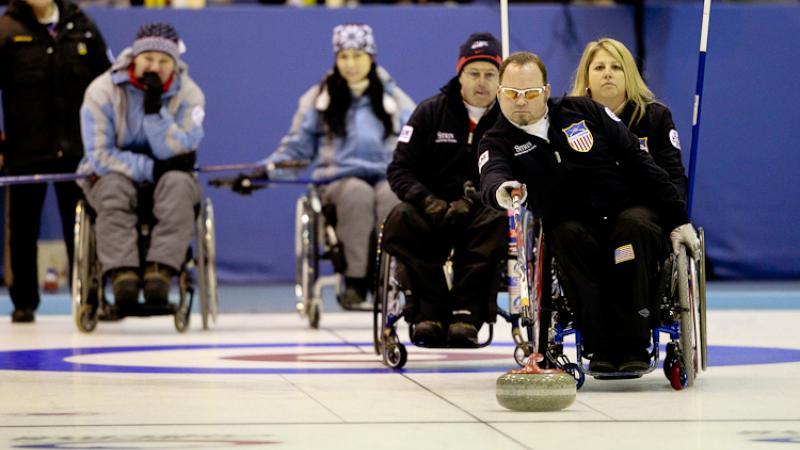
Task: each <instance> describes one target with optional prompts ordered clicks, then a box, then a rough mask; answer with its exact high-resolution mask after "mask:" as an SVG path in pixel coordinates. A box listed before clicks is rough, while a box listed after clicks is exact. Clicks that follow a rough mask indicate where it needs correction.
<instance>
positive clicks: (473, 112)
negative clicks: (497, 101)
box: [464, 102, 492, 123]
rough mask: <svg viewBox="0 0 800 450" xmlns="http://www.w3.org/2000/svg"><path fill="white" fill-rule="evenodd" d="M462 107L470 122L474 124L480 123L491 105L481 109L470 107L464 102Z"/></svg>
mask: <svg viewBox="0 0 800 450" xmlns="http://www.w3.org/2000/svg"><path fill="white" fill-rule="evenodd" d="M464 106H466V107H467V112H468V113H469V118H470V120H472V121H473V122H474V123H478V122H480V121H481V118H482V117H483V115H484V114H486V111H487V110H489V106H492V105H489V106H487V107H486V108H481V107H479V106H472V105H470V104H469V103H467V102H464Z"/></svg>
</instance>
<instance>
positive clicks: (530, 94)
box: [500, 86, 545, 100]
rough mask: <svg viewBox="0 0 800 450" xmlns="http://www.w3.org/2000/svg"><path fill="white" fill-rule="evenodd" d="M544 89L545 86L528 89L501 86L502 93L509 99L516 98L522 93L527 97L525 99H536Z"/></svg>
mask: <svg viewBox="0 0 800 450" xmlns="http://www.w3.org/2000/svg"><path fill="white" fill-rule="evenodd" d="M544 89H545V88H544V86H542V87H535V88H528V89H514V88H511V87H503V86H500V93H501V94H502V95H503V96H504V97H506V98H507V99H509V100H516V99H518V98H519V96H520V95H522V96H523V97H525V100H534V99H536V97H538V96H540V95H542V93H544Z"/></svg>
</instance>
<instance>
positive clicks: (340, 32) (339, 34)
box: [333, 23, 377, 56]
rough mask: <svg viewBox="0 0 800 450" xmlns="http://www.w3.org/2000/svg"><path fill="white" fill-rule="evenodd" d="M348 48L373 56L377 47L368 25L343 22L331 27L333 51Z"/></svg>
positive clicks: (337, 51)
mask: <svg viewBox="0 0 800 450" xmlns="http://www.w3.org/2000/svg"><path fill="white" fill-rule="evenodd" d="M349 49H355V50H361V51H364V52H367V53H369V54H370V55H372V56H375V52H376V51H377V48H376V47H375V38H374V37H373V36H372V28H371V27H370V26H369V25H367V24H363V23H345V24H342V25H337V26H336V27H335V28H334V29H333V53H334V54H336V53H339V52H340V51H342V50H349Z"/></svg>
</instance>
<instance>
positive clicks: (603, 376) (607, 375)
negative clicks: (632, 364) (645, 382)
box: [586, 370, 648, 380]
mask: <svg viewBox="0 0 800 450" xmlns="http://www.w3.org/2000/svg"><path fill="white" fill-rule="evenodd" d="M647 372H648V371H646V370H645V371H642V372H586V374H587V375H591V376H593V377H594V379H595V380H632V379H634V378H641V377H642V375H644V374H646V373H647Z"/></svg>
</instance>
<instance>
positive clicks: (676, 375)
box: [667, 362, 689, 391]
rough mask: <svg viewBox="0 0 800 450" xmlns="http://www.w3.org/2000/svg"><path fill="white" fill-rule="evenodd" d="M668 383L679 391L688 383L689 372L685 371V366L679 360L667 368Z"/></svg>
mask: <svg viewBox="0 0 800 450" xmlns="http://www.w3.org/2000/svg"><path fill="white" fill-rule="evenodd" d="M667 378H669V385H670V386H672V389H675V390H676V391H680V390H681V389H683V388H685V387H686V385H688V384H689V374H688V373H686V368H684V367H683V365H682V364H681V363H680V362H676V363H675V364H673V365H672V367H670V369H669V375H668V376H667Z"/></svg>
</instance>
